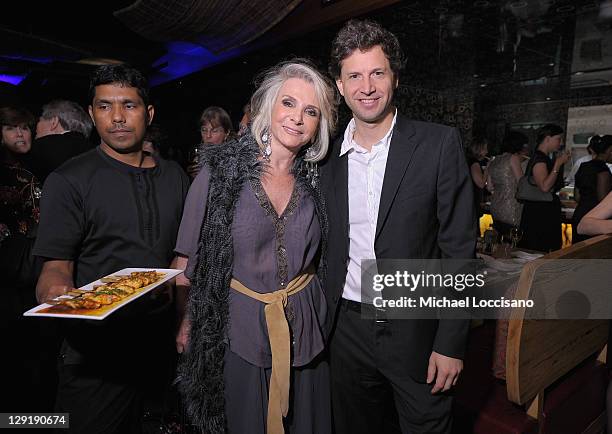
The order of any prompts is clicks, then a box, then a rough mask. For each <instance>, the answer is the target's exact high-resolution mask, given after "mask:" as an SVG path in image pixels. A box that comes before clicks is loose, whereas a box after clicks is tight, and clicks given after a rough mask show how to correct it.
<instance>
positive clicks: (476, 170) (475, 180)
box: [466, 138, 489, 236]
mask: <svg viewBox="0 0 612 434" xmlns="http://www.w3.org/2000/svg"><path fill="white" fill-rule="evenodd" d="M488 145H489V144H488V141H487V140H486V139H484V138H475V139H474V140H472V143H471V144H470V145H469V146H468V147H467V148H466V159H467V163H468V167H469V168H470V174H471V177H472V184H473V186H474V211H475V215H476V219H477V220H476V231H477V236H478V235H480V229H479V225H478V220H479V219H480V217H482V210H481V208H480V204H481V202H482V201H483V199H484V189H485V187H486V186H487V169H486V166H485V163H486V161H487V159H486V156H487V152H488V151H489V148H488ZM483 166H484V167H485V168H484V169H483Z"/></svg>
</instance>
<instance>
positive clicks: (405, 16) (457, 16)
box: [0, 0, 612, 94]
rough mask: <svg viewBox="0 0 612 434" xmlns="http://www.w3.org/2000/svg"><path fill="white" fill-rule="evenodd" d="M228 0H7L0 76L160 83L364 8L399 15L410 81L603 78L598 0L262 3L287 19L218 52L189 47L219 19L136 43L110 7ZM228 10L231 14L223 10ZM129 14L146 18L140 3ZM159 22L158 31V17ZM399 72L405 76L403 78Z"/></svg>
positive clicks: (605, 57) (610, 13)
mask: <svg viewBox="0 0 612 434" xmlns="http://www.w3.org/2000/svg"><path fill="white" fill-rule="evenodd" d="M232 1H233V2H235V4H237V5H239V6H240V5H241V4H242V5H244V4H246V3H244V2H243V1H242V0H224V1H221V0H209V1H204V0H169V1H162V0H140V1H137V2H134V1H133V0H132V1H129V0H124V1H117V0H109V1H105V2H95V3H94V2H85V1H80V2H34V1H29V0H23V1H19V2H14V3H13V4H12V5H11V6H10V8H7V9H6V10H3V13H2V14H1V17H0V80H4V81H13V83H17V82H18V81H19V80H22V81H20V82H19V88H20V90H21V92H22V93H24V92H25V93H30V94H40V93H41V92H42V93H43V94H44V92H45V86H46V87H52V86H64V85H66V84H71V83H77V82H79V81H83V80H85V78H86V77H87V75H88V74H89V72H90V71H91V68H92V67H93V66H92V65H91V63H92V62H93V63H97V62H100V61H104V60H103V59H114V60H120V61H129V62H130V63H132V64H133V65H135V66H137V67H139V68H140V69H142V70H143V71H145V72H146V73H147V74H148V75H149V77H150V78H151V81H152V84H153V85H160V84H163V83H169V82H172V81H173V80H176V79H177V78H180V77H182V76H185V75H188V74H191V73H193V72H196V71H198V70H201V69H205V68H207V67H210V66H212V65H217V64H220V63H223V62H226V61H228V60H230V59H233V58H240V57H242V56H245V55H246V54H247V53H252V52H256V51H257V50H258V49H261V48H262V47H269V46H271V45H277V46H278V45H279V44H282V43H283V41H286V40H287V39H288V38H291V37H293V38H295V37H296V36H299V35H304V34H308V33H309V32H316V31H318V29H322V28H325V27H327V28H329V26H330V25H332V26H333V25H336V26H337V25H338V23H339V22H341V21H343V20H345V19H347V18H349V17H352V16H363V15H364V14H367V15H371V13H373V12H375V11H376V10H377V9H380V8H383V7H384V9H382V10H384V11H391V12H390V13H392V14H395V15H401V17H402V20H400V22H401V24H400V25H396V26H394V27H393V28H392V29H391V30H393V31H394V32H395V33H396V34H398V36H399V37H400V41H401V43H402V45H403V48H404V49H405V50H406V51H407V52H408V55H409V58H412V59H420V61H419V62H418V63H417V64H414V63H413V64H409V65H408V73H407V74H408V77H409V78H411V79H421V80H422V79H423V74H424V73H426V74H427V77H428V78H429V79H432V78H433V79H435V80H436V81H437V82H439V83H444V86H449V85H450V86H452V85H457V86H461V85H463V84H465V83H464V81H465V76H466V74H465V70H466V69H469V70H470V72H471V77H472V78H474V82H475V83H481V84H484V85H491V84H496V83H498V84H499V83H504V82H507V81H516V80H522V81H524V82H529V81H534V83H538V80H542V78H546V77H548V79H555V78H559V77H566V76H567V77H569V76H571V81H572V84H573V85H574V86H580V85H586V86H590V85H607V84H609V79H611V78H612V77H610V74H609V71H610V68H612V38H610V35H611V31H610V23H611V20H612V2H611V1H608V0H606V1H603V0H421V1H402V2H398V1H397V0H369V1H368V0H335V1H330V2H327V1H326V0H323V1H322V0H302V1H299V0H273V1H277V2H281V3H283V4H286V5H289V6H290V7H289V6H287V7H288V8H289V9H288V12H287V16H286V17H285V18H283V19H280V18H279V20H280V21H279V22H278V24H276V25H275V26H273V27H272V28H271V29H270V30H269V31H267V32H266V33H265V34H264V35H263V36H261V37H259V38H256V39H255V40H252V41H248V43H246V44H244V45H242V46H238V47H233V48H232V49H230V50H226V51H223V50H221V51H219V50H216V51H215V50H213V49H208V48H210V46H209V47H208V48H207V47H204V46H202V45H201V43H200V42H201V41H202V40H203V39H206V37H209V36H210V35H213V34H214V36H215V37H216V38H217V40H222V39H223V32H221V31H219V28H220V27H219V25H217V27H214V29H209V30H207V31H204V32H203V33H200V35H199V38H198V37H194V30H193V28H189V29H184V30H185V32H186V34H185V40H179V39H180V38H178V36H180V35H181V28H180V26H179V27H178V28H173V29H172V32H167V31H166V30H167V27H166V28H164V32H165V33H164V32H162V31H161V30H160V35H161V34H162V33H163V34H166V33H167V34H168V35H169V36H168V37H166V40H155V41H153V40H151V36H152V35H153V39H160V38H155V37H154V36H155V32H154V31H151V29H150V28H149V29H148V36H149V39H146V38H145V37H143V36H141V35H139V33H140V34H143V29H142V28H137V27H139V26H138V25H136V24H138V23H139V22H138V21H137V20H136V21H134V19H133V17H132V19H133V21H132V23H133V25H132V26H131V28H132V30H131V29H130V28H128V27H126V25H124V24H122V21H120V20H119V19H118V18H117V14H116V11H119V10H121V9H124V8H128V7H133V6H134V5H137V6H139V7H143V6H148V7H149V9H148V11H149V12H148V13H149V14H150V15H151V19H150V21H151V23H148V25H149V26H150V25H157V24H156V23H155V20H159V19H160V17H161V18H163V17H165V16H166V15H168V16H169V15H171V13H170V12H173V11H174V10H173V9H172V8H173V7H174V6H176V5H182V6H185V5H188V6H189V7H190V8H195V9H193V10H197V8H200V9H202V8H204V7H210V6H211V5H213V4H214V3H215V2H219V4H222V6H220V7H225V8H226V6H227V5H226V4H227V2H232ZM245 1H246V0H245ZM258 1H259V2H261V4H266V5H268V4H269V2H268V1H265V0H251V1H250V2H249V5H251V6H250V7H252V4H257V2H258ZM326 3H330V4H328V5H327V4H326ZM3 7H4V6H3ZM160 7H166V8H168V9H167V11H166V12H167V13H166V12H164V11H165V10H161V11H160V10H159V9H154V10H153V12H151V9H150V8H160ZM242 7H244V6H242ZM293 7H294V8H295V9H293V10H291V8H293ZM237 10H242V9H237ZM228 11H229V12H227V13H232V10H231V8H230V9H228ZM212 12H215V11H214V10H210V9H209V10H208V11H207V12H206V11H204V12H201V13H203V14H204V18H203V19H206V18H207V17H211V16H212V15H214V14H213V13H212ZM138 13H140V14H146V13H147V9H146V8H144V9H141V10H140V11H139V12H138ZM376 13H377V14H380V13H385V12H378V11H376ZM141 16H147V15H141ZM279 16H281V15H279ZM282 16H283V17H284V15H282ZM374 17H376V15H374ZM216 18H217V19H218V20H219V19H220V17H219V16H217V17H216ZM221 18H222V17H221ZM125 21H126V20H125V19H123V22H125ZM244 21H245V28H246V27H248V26H247V24H248V23H247V22H246V20H244ZM218 22H219V21H217V23H218ZM194 23H195V24H197V23H198V21H197V20H193V19H192V20H191V22H190V25H193V24H194ZM213 24H214V23H213ZM143 26H144V25H143ZM143 26H140V27H143ZM159 26H160V29H162V27H163V26H162V23H160V24H159ZM144 27H146V26H144ZM202 28H203V27H202ZM234 29H235V31H232V29H226V30H224V31H225V32H226V33H225V35H226V38H227V41H233V40H232V38H234V37H235V33H236V34H237V33H240V32H244V29H243V28H242V27H240V28H236V27H235V26H234ZM153 30H154V29H153ZM137 32H139V33H137ZM207 32H208V33H207ZM215 32H216V33H215ZM145 33H146V32H145ZM311 34H312V33H311ZM170 37H174V39H173V40H170V39H169V38H170ZM161 39H163V38H161ZM209 39H210V38H209ZM228 43H229V42H228ZM327 50H328V46H326V47H324V50H323V51H325V52H327ZM298 54H299V53H298ZM101 59H102V60H101ZM461 59H466V60H469V62H468V61H466V62H462V60H461ZM411 71H416V72H415V73H414V74H412V75H411ZM459 72H460V73H459ZM417 73H418V75H419V76H418V77H417V76H416V75H417ZM581 83H582V84H581Z"/></svg>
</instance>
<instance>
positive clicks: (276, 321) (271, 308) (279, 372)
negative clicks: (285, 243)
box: [230, 266, 315, 434]
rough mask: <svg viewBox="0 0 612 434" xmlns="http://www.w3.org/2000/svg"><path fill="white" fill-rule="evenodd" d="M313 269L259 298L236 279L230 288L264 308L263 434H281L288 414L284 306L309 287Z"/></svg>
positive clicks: (288, 343)
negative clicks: (268, 364)
mask: <svg viewBox="0 0 612 434" xmlns="http://www.w3.org/2000/svg"><path fill="white" fill-rule="evenodd" d="M314 273H315V271H314V267H313V266H310V267H308V269H307V270H306V271H305V272H304V273H302V274H300V275H299V276H297V277H296V278H295V279H293V280H292V281H291V282H289V283H288V284H287V287H286V288H283V289H279V290H278V291H274V292H269V293H266V294H261V293H259V292H255V291H253V290H252V289H249V288H247V287H246V286H244V285H243V284H242V283H240V282H239V281H237V280H236V279H232V281H231V282H230V286H231V287H232V288H233V289H235V290H236V291H238V292H240V293H241V294H244V295H247V296H249V297H251V298H254V299H255V300H258V301H261V302H262V303H265V304H266V307H265V308H264V313H265V315H266V326H267V327H268V337H269V338H270V349H271V350H272V373H271V376H270V390H269V392H268V423H267V434H283V433H284V432H285V431H284V429H283V417H286V416H287V412H288V410H289V378H290V377H289V375H290V369H291V360H290V354H291V337H290V335H289V324H288V323H287V317H286V316H285V306H287V299H288V297H289V296H290V295H293V294H297V293H298V292H300V291H301V290H302V289H304V288H306V286H307V285H308V284H309V283H310V281H311V280H312V278H313V277H314Z"/></svg>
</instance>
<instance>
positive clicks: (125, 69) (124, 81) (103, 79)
mask: <svg viewBox="0 0 612 434" xmlns="http://www.w3.org/2000/svg"><path fill="white" fill-rule="evenodd" d="M113 83H118V84H121V85H123V86H127V87H135V88H136V90H137V91H138V95H139V96H140V97H141V98H142V101H143V102H144V104H145V106H148V105H149V82H148V81H147V79H146V78H145V76H144V75H142V73H141V72H140V71H138V70H137V69H135V68H133V67H131V66H130V65H128V64H126V63H121V64H112V65H102V66H100V67H99V68H97V69H96V70H95V71H94V72H93V74H92V75H91V79H90V80H89V101H90V102H92V101H93V99H94V96H95V94H96V86H101V85H104V84H113Z"/></svg>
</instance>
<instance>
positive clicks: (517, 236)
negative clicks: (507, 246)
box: [510, 227, 523, 249]
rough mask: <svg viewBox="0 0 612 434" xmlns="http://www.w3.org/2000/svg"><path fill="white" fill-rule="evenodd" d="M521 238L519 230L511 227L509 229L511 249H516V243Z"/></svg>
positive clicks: (521, 234) (521, 233)
mask: <svg viewBox="0 0 612 434" xmlns="http://www.w3.org/2000/svg"><path fill="white" fill-rule="evenodd" d="M521 238H523V231H522V230H521V228H517V227H513V228H512V229H510V239H511V240H512V248H513V249H516V246H517V245H518V242H519V241H521Z"/></svg>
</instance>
